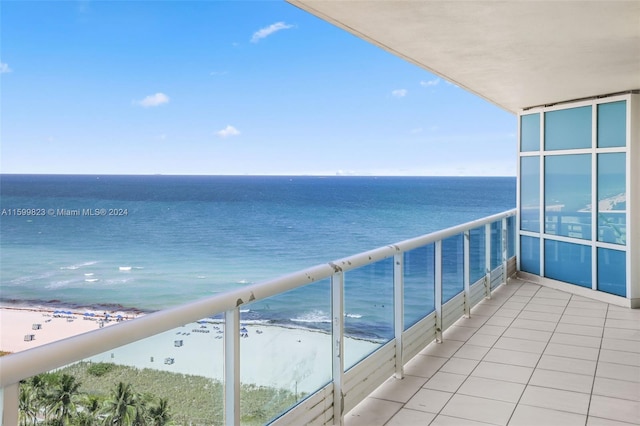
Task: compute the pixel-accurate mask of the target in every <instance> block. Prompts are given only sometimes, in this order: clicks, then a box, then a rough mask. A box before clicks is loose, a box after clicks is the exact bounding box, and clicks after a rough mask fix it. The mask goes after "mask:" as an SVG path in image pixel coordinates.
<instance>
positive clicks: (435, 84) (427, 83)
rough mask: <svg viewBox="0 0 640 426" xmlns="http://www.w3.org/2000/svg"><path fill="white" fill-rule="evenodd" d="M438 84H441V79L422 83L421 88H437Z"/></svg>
mask: <svg viewBox="0 0 640 426" xmlns="http://www.w3.org/2000/svg"><path fill="white" fill-rule="evenodd" d="M438 84H440V79H439V78H434V79H433V80H427V81H424V80H423V81H421V82H420V86H422V87H431V86H437V85H438Z"/></svg>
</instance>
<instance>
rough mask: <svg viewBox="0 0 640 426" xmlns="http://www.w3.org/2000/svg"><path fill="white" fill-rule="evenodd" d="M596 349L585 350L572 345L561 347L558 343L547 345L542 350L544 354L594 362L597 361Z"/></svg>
mask: <svg viewBox="0 0 640 426" xmlns="http://www.w3.org/2000/svg"><path fill="white" fill-rule="evenodd" d="M598 352H599V351H598V349H596V348H585V347H580V346H573V345H563V344H560V343H549V344H548V345H547V348H546V349H545V350H544V354H547V355H556V356H564V357H567V358H578V359H586V360H591V361H595V360H597V359H598Z"/></svg>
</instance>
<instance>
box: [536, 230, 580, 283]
mask: <svg viewBox="0 0 640 426" xmlns="http://www.w3.org/2000/svg"><path fill="white" fill-rule="evenodd" d="M544 276H545V277H548V278H553V279H554V280H558V281H564V282H567V283H571V284H576V285H579V286H582V287H588V288H591V246H584V245H582V244H573V243H565V242H562V241H553V240H545V241H544Z"/></svg>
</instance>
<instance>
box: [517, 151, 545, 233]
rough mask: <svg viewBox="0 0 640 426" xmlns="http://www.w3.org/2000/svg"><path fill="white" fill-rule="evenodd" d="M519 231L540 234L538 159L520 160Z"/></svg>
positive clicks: (522, 158) (526, 158)
mask: <svg viewBox="0 0 640 426" xmlns="http://www.w3.org/2000/svg"><path fill="white" fill-rule="evenodd" d="M520 229H522V230H523V231H531V232H540V157H537V156H536V157H521V158H520Z"/></svg>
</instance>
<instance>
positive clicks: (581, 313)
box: [564, 306, 607, 318]
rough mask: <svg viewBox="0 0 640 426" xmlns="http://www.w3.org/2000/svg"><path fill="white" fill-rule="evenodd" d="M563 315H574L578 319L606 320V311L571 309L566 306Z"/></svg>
mask: <svg viewBox="0 0 640 426" xmlns="http://www.w3.org/2000/svg"><path fill="white" fill-rule="evenodd" d="M564 314H565V315H575V316H578V317H595V318H606V316H607V311H604V310H601V309H593V310H590V309H583V308H573V307H571V306H568V307H567V308H566V309H565V310H564Z"/></svg>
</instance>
